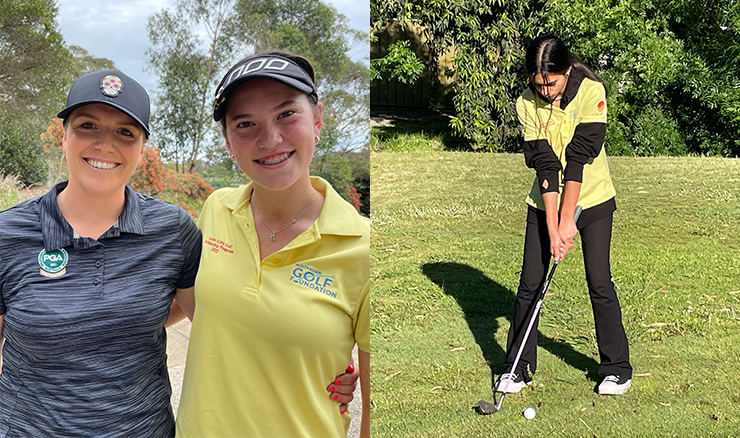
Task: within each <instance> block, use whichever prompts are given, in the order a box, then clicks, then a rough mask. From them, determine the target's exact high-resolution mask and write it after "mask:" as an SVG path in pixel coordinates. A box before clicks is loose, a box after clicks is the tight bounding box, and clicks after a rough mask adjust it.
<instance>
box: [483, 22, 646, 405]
mask: <svg viewBox="0 0 740 438" xmlns="http://www.w3.org/2000/svg"><path fill="white" fill-rule="evenodd" d="M526 68H527V73H529V78H530V83H529V86H528V88H527V89H526V90H524V92H523V93H522V95H521V96H520V97H519V98H518V99H517V102H516V107H517V114H518V116H519V121H520V122H521V124H522V128H523V131H524V158H525V161H526V164H527V166H528V167H530V168H533V169H534V170H535V171H536V173H537V176H536V177H535V180H534V184H533V185H532V190H531V191H530V193H529V197H528V198H527V204H528V205H529V211H528V213H527V229H526V236H525V242H524V261H523V265H522V273H521V277H520V281H519V289H518V291H517V296H516V304H515V308H514V320H513V321H512V324H511V328H510V330H509V337H508V341H507V354H506V362H505V365H506V367H507V372H506V373H504V374H503V375H502V376H501V378H500V379H499V380H498V382H497V384H496V390H497V391H499V392H503V390H504V388H505V387H506V386H507V381H508V388H507V392H519V391H521V390H522V388H524V387H525V386H526V385H529V384H531V382H532V376H531V375H532V374H533V373H534V372H535V370H536V368H537V335H536V333H537V330H536V323H537V322H535V330H534V331H533V335H530V337H529V339H527V342H526V343H525V346H524V349H523V352H522V356H521V359H520V362H519V364H518V366H517V369H516V370H512V369H511V366H512V364H513V362H514V359H515V357H516V354H517V351H518V350H519V347H520V345H521V342H522V337H523V336H524V331H525V330H524V328H525V327H526V323H527V322H528V315H529V313H530V309H531V307H532V304H533V302H534V300H535V298H536V295H537V294H538V293H539V291H540V288H541V287H542V285H543V283H544V281H545V276H546V274H547V268H548V265H549V263H550V258H551V257H555V258H556V259H557V260H562V259H563V258H564V257H565V255H566V254H567V253H568V250H569V249H571V248H572V247H573V238H574V237H575V235H576V234H577V233H579V232H580V233H581V243H582V247H583V260H584V264H585V268H586V280H587V282H588V290H589V296H590V298H591V305H592V308H593V312H594V321H595V325H596V341H597V343H598V347H599V356H600V359H601V363H600V366H599V375H600V377H601V382H600V384H599V385H598V388H597V391H598V393H599V394H602V395H617V394H623V393H624V392H626V391H627V389H628V388H629V387H630V385H631V377H632V366H631V365H630V361H629V345H628V343H627V336H626V334H625V331H624V327H623V325H622V311H621V308H620V306H619V300H618V298H617V294H616V292H615V290H614V283H612V280H611V268H610V261H609V248H610V245H611V231H612V216H613V213H614V211H615V210H616V202H615V200H614V196H615V194H616V192H615V190H614V186H613V185H612V182H611V178H610V176H609V167H608V165H607V160H606V154H605V152H604V137H605V134H606V120H607V119H606V87H605V85H604V83H603V81H602V80H601V79H600V78H599V77H598V76H597V75H596V74H594V73H593V72H592V71H591V70H590V69H589V68H588V67H586V66H585V65H584V64H583V63H582V62H581V61H580V60H579V59H578V57H576V56H575V55H573V54H572V53H570V51H569V50H568V48H567V47H566V46H565V44H564V43H563V42H562V41H561V40H560V39H558V38H556V37H553V36H549V35H543V36H539V37H537V38H535V40H534V41H532V43H531V44H530V45H529V47H528V49H527V54H526ZM576 205H580V206H581V207H582V208H583V212H582V213H581V215H580V218H579V219H578V223H577V224H576V223H575V222H574V220H573V217H574V212H575V209H576Z"/></svg>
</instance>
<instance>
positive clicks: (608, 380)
mask: <svg viewBox="0 0 740 438" xmlns="http://www.w3.org/2000/svg"><path fill="white" fill-rule="evenodd" d="M630 386H632V380H631V379H627V378H624V377H620V376H618V375H609V376H606V377H604V380H602V381H601V384H599V394H600V395H620V394H624V393H625V392H627V390H628V389H629V388H630Z"/></svg>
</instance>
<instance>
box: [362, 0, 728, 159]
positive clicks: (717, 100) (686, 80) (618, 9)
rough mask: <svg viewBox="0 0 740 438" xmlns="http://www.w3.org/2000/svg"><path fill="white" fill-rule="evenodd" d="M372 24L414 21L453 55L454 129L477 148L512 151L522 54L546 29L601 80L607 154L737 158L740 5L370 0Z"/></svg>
mask: <svg viewBox="0 0 740 438" xmlns="http://www.w3.org/2000/svg"><path fill="white" fill-rule="evenodd" d="M371 20H372V21H373V28H374V29H376V30H377V29H380V28H382V27H383V26H385V25H387V24H388V23H391V22H401V23H404V22H409V21H414V22H416V23H419V24H422V25H423V26H424V28H425V32H426V36H427V37H428V42H427V45H428V47H427V48H428V49H429V50H430V52H431V53H432V54H433V55H435V54H440V53H443V52H444V50H449V49H452V50H454V53H455V58H454V62H453V66H454V68H453V69H451V70H450V71H449V72H446V73H447V74H448V76H450V77H454V78H455V82H456V84H457V89H456V94H455V97H454V105H455V110H456V112H457V114H456V115H455V117H453V118H452V121H451V126H452V129H453V131H454V132H455V133H456V134H458V135H460V136H463V137H465V138H467V139H468V140H470V142H471V144H472V145H473V147H474V148H477V147H481V146H483V147H485V148H487V149H488V150H492V151H512V152H513V151H519V150H520V148H521V137H520V133H519V127H518V122H517V120H516V117H515V109H514V102H515V99H516V97H517V96H518V95H519V93H520V92H521V91H522V89H523V88H524V86H525V83H526V74H525V72H524V63H523V57H524V53H525V51H526V47H527V45H528V43H529V41H531V39H532V38H533V37H535V36H536V35H538V34H540V33H550V34H553V35H556V36H558V37H560V38H561V39H563V41H565V43H566V44H567V45H568V46H569V48H570V49H571V51H572V52H574V53H575V54H577V55H579V57H581V59H582V60H583V61H584V62H585V63H586V64H587V65H589V66H590V67H592V68H593V69H594V70H595V71H596V72H597V73H598V74H599V75H601V76H602V78H604V79H605V80H606V81H607V83H608V87H609V90H610V93H609V97H608V99H609V111H610V115H609V118H610V120H609V125H608V126H609V127H608V133H607V147H608V149H609V150H610V152H611V153H619V154H627V155H663V154H669V155H680V154H685V153H691V154H707V155H722V156H738V155H740V143H739V141H738V139H737V136H736V135H728V133H735V132H738V131H740V2H738V1H737V0H732V1H719V0H704V1H701V2H695V1H692V0H594V1H591V0H546V1H534V0H527V1H524V0H515V1H503V0H461V1H459V2H452V3H448V2H444V3H443V2H437V1H433V0H390V1H383V2H381V1H379V0H372V1H371ZM431 59H436V56H432V58H431ZM428 68H429V69H430V70H431V71H432V72H436V69H437V68H439V66H438V65H436V64H435V63H434V62H432V64H431V65H428ZM432 77H434V75H432Z"/></svg>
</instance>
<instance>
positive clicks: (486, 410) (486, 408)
mask: <svg viewBox="0 0 740 438" xmlns="http://www.w3.org/2000/svg"><path fill="white" fill-rule="evenodd" d="M581 210H582V209H581V206H580V205H578V206H576V211H575V214H574V215H573V220H574V221H575V222H577V221H578V217H579V216H580V215H581ZM561 261H562V260H560V261H559V260H557V259H556V260H555V261H554V262H553V264H552V268H551V269H550V273H549V274H548V275H547V280H545V284H543V285H542V290H541V291H540V294H539V296H538V299H537V304H535V306H534V310H533V311H532V315H530V317H529V325H527V330H526V331H525V332H524V337H523V338H522V343H521V344H520V345H519V350H518V351H517V353H516V358H514V363H513V364H512V366H511V371H512V372H514V370H516V366H517V365H519V359H520V358H521V357H522V351H524V344H526V343H527V339H529V333H530V332H531V331H532V326H534V321H535V319H536V318H537V314H538V313H539V312H540V307H542V301H543V300H544V299H545V293H546V292H547V288H548V287H549V286H550V281H552V276H553V274H555V268H557V267H558V264H559V263H560V262H561ZM510 383H511V379H508V380H507V381H506V385H505V386H504V391H503V392H502V393H501V398H499V400H498V403H496V404H494V403H491V402H488V401H485V400H480V401H478V410H479V411H480V413H481V414H483V415H489V414H493V413H495V412H498V411H500V410H501V406H503V404H504V398H505V397H506V391H507V390H508V389H509V384H510ZM493 396H494V401H496V391H495V389H494V391H493Z"/></svg>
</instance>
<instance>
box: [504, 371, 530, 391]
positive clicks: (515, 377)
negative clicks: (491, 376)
mask: <svg viewBox="0 0 740 438" xmlns="http://www.w3.org/2000/svg"><path fill="white" fill-rule="evenodd" d="M507 382H508V385H509V386H506V384H507ZM531 384H532V381H531V380H530V381H528V382H527V381H525V380H524V376H522V375H521V374H517V373H504V374H502V375H501V377H499V379H498V382H496V385H495V387H496V392H504V390H505V392H506V393H507V394H511V393H516V392H519V391H521V390H522V389H524V388H525V387H526V386H527V385H531Z"/></svg>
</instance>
